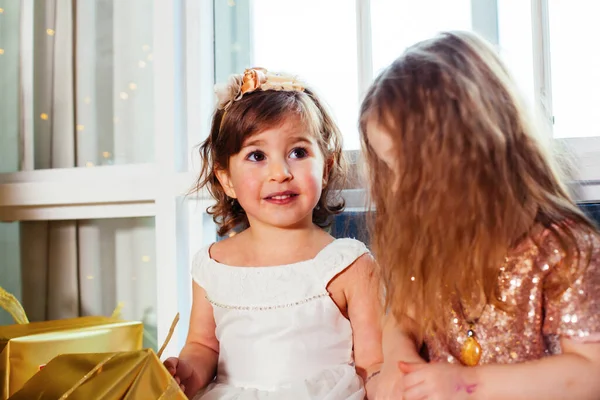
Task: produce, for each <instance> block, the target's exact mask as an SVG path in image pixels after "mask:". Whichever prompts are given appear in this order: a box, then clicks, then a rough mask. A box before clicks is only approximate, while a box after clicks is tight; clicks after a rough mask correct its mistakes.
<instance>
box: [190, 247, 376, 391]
mask: <svg viewBox="0 0 600 400" xmlns="http://www.w3.org/2000/svg"><path fill="white" fill-rule="evenodd" d="M367 251H368V250H367V249H366V247H365V246H364V244H362V243H361V242H358V241H356V240H352V239H338V240H335V241H333V242H332V243H331V244H329V245H328V246H326V247H325V248H324V249H323V250H322V251H321V252H319V254H318V255H317V256H316V257H315V258H313V259H311V260H307V261H302V262H298V263H295V264H289V265H281V266H274V267H232V266H228V265H224V264H221V263H218V262H216V261H215V260H213V259H211V258H210V254H209V248H205V249H203V250H201V251H200V252H199V253H198V254H197V255H196V257H195V258H194V263H193V266H192V277H193V279H194V281H195V282H196V283H198V284H199V285H200V286H201V287H203V288H204V290H205V291H206V293H207V299H208V300H209V301H210V303H211V304H212V306H213V311H214V318H215V322H216V337H217V339H218V340H219V344H220V351H219V361H218V368H217V378H216V380H215V382H214V383H213V384H211V385H210V386H209V387H208V388H207V389H206V390H205V391H203V392H202V393H201V395H200V396H199V397H198V398H201V399H202V400H210V399H240V400H241V399H264V398H269V399H277V398H281V399H332V400H333V399H356V400H362V399H363V398H364V389H363V385H362V381H361V380H360V378H359V377H358V375H356V371H355V368H354V361H353V341H352V327H351V325H350V322H349V321H348V319H346V318H345V317H344V316H343V315H342V313H341V312H340V310H339V309H338V307H337V305H336V304H335V302H334V301H333V299H332V298H331V296H330V294H329V292H328V290H327V286H328V284H329V282H330V281H331V280H332V279H333V278H334V277H335V276H336V275H338V274H339V273H341V272H343V271H344V270H345V269H346V268H348V267H349V266H350V265H352V264H353V263H354V261H355V260H356V259H357V258H359V257H360V256H361V255H363V254H365V253H366V252H367Z"/></svg>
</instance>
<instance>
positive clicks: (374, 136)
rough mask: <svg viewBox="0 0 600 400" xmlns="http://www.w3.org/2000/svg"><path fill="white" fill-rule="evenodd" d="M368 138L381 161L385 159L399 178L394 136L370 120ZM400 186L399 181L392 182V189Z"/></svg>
mask: <svg viewBox="0 0 600 400" xmlns="http://www.w3.org/2000/svg"><path fill="white" fill-rule="evenodd" d="M366 131H367V140H368V142H369V145H370V146H371V148H372V149H373V151H374V152H375V154H376V155H377V158H379V159H380V160H381V161H383V162H384V163H385V164H386V165H387V166H388V168H389V169H390V170H391V171H392V173H393V174H394V176H396V178H397V174H398V168H399V165H398V155H397V152H396V149H395V147H394V141H393V140H392V136H391V135H390V134H389V133H388V132H387V131H385V130H383V129H382V128H381V126H380V125H379V124H376V123H375V122H372V121H370V122H369V123H367V129H366ZM397 188H398V181H397V180H396V181H395V182H394V183H393V184H392V190H393V191H395V190H396V189H397Z"/></svg>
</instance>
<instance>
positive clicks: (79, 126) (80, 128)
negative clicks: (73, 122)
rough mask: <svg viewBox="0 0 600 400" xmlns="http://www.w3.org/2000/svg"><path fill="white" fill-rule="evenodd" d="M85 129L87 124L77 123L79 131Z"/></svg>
mask: <svg viewBox="0 0 600 400" xmlns="http://www.w3.org/2000/svg"><path fill="white" fill-rule="evenodd" d="M84 129H85V126H83V125H81V124H79V125H77V130H78V131H79V132H81V131H83V130H84Z"/></svg>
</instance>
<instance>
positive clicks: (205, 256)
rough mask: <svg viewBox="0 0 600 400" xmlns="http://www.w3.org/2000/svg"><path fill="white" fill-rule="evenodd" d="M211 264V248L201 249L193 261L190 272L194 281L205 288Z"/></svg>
mask: <svg viewBox="0 0 600 400" xmlns="http://www.w3.org/2000/svg"><path fill="white" fill-rule="evenodd" d="M209 262H210V246H206V247H203V248H202V249H200V250H199V251H198V252H197V253H196V254H195V255H194V258H193V259H192V268H191V270H190V272H191V275H192V279H193V280H194V281H195V282H196V283H197V284H198V285H200V286H202V287H205V286H206V284H207V273H208V271H207V270H208V267H209ZM205 288H206V287H205Z"/></svg>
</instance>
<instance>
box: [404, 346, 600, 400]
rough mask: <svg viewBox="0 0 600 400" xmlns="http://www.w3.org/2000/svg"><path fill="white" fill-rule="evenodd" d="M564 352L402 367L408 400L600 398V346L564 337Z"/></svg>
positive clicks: (405, 395)
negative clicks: (512, 360) (511, 360)
mask: <svg viewBox="0 0 600 400" xmlns="http://www.w3.org/2000/svg"><path fill="white" fill-rule="evenodd" d="M561 345H562V349H563V354H560V355H555V356H549V357H546V358H543V359H540V360H536V361H531V362H526V363H522V364H490V365H483V366H479V367H471V368H469V367H463V366H458V365H454V364H445V363H435V364H424V365H411V364H403V363H401V364H400V365H399V368H400V370H401V371H402V372H404V373H406V374H407V375H406V376H405V378H404V384H405V390H404V392H403V394H402V395H403V399H405V400H418V399H422V398H426V397H434V398H439V399H447V400H462V399H468V400H480V399H484V400H505V399H512V400H538V399H539V400H567V399H577V400H597V399H599V398H600V379H599V378H598V377H600V344H598V343H587V344H584V343H577V342H576V341H574V340H568V339H563V340H561Z"/></svg>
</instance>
